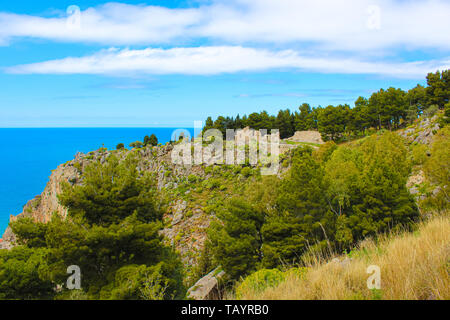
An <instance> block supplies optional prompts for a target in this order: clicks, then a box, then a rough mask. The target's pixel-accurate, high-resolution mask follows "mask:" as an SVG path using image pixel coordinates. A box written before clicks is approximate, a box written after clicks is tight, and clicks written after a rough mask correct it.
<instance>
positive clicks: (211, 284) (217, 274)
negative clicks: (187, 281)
mask: <svg viewBox="0 0 450 320" xmlns="http://www.w3.org/2000/svg"><path fill="white" fill-rule="evenodd" d="M224 275H225V272H223V271H222V270H221V268H220V267H219V268H217V269H215V270H214V271H212V272H210V273H208V274H207V275H206V276H204V277H203V278H201V279H200V280H198V281H197V283H196V284H195V285H194V286H192V287H191V288H190V289H189V290H188V295H187V296H188V298H190V299H194V300H219V299H220V288H219V280H220V279H221V278H222V277H223V276H224Z"/></svg>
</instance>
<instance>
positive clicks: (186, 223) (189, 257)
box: [0, 128, 296, 266]
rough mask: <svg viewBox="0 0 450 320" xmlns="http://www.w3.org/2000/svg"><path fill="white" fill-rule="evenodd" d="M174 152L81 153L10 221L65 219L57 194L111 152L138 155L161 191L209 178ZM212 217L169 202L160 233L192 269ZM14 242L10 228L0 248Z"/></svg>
mask: <svg viewBox="0 0 450 320" xmlns="http://www.w3.org/2000/svg"><path fill="white" fill-rule="evenodd" d="M246 131H249V129H248V128H247V129H244V130H243V131H242V133H248V132H246ZM252 132H253V131H252ZM258 133H259V132H258ZM258 133H256V131H255V132H254V136H258ZM282 146H283V145H280V153H283V152H287V151H289V150H290V149H292V148H295V147H296V146H291V145H290V146H289V148H286V150H284V149H283V148H282ZM172 151H173V146H172V145H170V144H166V145H164V146H157V147H146V148H140V149H132V150H121V151H115V150H114V151H108V150H106V149H103V148H102V149H99V150H96V151H92V152H89V153H88V154H83V153H78V154H76V155H75V158H74V159H73V160H72V161H69V162H67V163H65V164H61V165H60V166H58V167H57V168H56V169H55V170H53V171H52V174H51V176H50V178H49V181H48V183H47V185H46V187H45V189H44V191H43V192H42V194H40V195H38V196H36V197H35V198H34V199H32V200H30V201H28V203H27V204H26V205H25V206H24V208H23V211H22V212H21V213H20V214H19V215H17V216H11V217H10V221H15V220H16V219H18V218H20V217H30V218H32V219H33V220H35V221H37V222H43V223H46V222H48V221H50V219H51V217H52V215H53V214H54V213H56V214H59V215H60V216H62V217H66V216H67V213H68V212H67V209H66V208H64V207H63V206H61V205H60V203H59V200H58V194H60V193H61V191H62V187H61V183H62V182H67V183H69V184H70V185H71V186H75V185H81V184H82V183H83V172H84V170H85V168H86V166H88V165H89V164H90V163H92V162H93V161H100V163H104V162H105V161H106V159H107V157H108V156H110V155H111V154H112V153H114V154H115V155H116V156H117V157H119V158H124V157H126V156H127V155H129V154H130V153H134V154H136V155H137V157H138V159H139V163H138V170H139V171H141V172H147V171H148V172H152V173H154V174H155V177H156V180H157V188H158V189H159V190H163V189H165V190H167V191H170V190H174V189H176V188H177V187H178V186H179V185H180V184H181V183H183V182H185V181H186V180H187V179H188V177H189V176H190V175H194V176H196V177H198V178H199V179H200V180H208V179H209V178H210V175H208V174H206V172H205V171H206V170H205V166H202V165H192V166H183V165H176V164H173V163H172V157H171V154H172ZM280 170H287V168H281V169H280ZM188 192H191V191H190V190H188V191H186V193H185V194H188ZM213 216H214V214H211V213H209V214H207V213H205V208H204V206H203V205H199V204H192V203H187V202H186V201H185V200H183V199H180V198H179V196H175V197H172V198H171V199H169V204H168V208H167V211H166V213H165V214H164V217H163V219H164V221H165V222H168V223H165V224H164V226H165V227H164V229H163V230H162V231H161V233H162V234H163V235H164V236H165V237H166V240H167V241H168V243H170V244H172V245H174V246H175V248H176V250H177V251H178V252H180V254H181V257H182V259H183V261H184V263H185V264H186V265H189V266H192V265H193V264H194V263H195V255H193V253H195V252H199V251H200V250H201V249H202V248H203V244H204V242H205V240H206V229H207V228H208V227H209V224H210V221H211V218H212V217H213ZM15 240H16V238H15V235H14V234H13V232H12V230H11V229H10V228H9V227H8V228H7V230H6V231H5V233H4V235H3V241H2V243H1V244H0V246H1V247H0V248H6V247H8V248H9V247H11V246H12V245H14V242H15Z"/></svg>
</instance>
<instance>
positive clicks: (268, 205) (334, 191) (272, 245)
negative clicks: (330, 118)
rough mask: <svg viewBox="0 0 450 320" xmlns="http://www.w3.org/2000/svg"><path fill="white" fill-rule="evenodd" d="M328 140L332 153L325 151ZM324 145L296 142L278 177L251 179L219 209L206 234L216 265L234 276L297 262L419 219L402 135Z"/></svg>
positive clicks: (388, 135) (230, 275) (231, 277)
mask: <svg viewBox="0 0 450 320" xmlns="http://www.w3.org/2000/svg"><path fill="white" fill-rule="evenodd" d="M330 147H331V150H333V149H334V152H332V153H331V154H328V155H327V156H325V157H324V153H325V154H326V153H327V152H326V151H324V150H323V149H325V148H327V149H330ZM323 149H319V150H318V151H317V153H318V154H319V155H316V154H314V153H313V150H312V149H310V148H309V147H303V148H297V149H296V150H295V152H294V155H293V158H292V165H291V169H290V170H289V172H288V173H287V174H286V175H285V176H284V178H283V179H282V180H281V181H279V182H278V183H277V182H274V181H267V180H262V181H261V182H260V183H254V184H252V185H251V187H250V188H251V189H252V190H253V191H252V192H250V193H249V192H247V193H246V194H249V196H246V197H245V198H242V197H235V198H232V199H231V200H229V201H227V202H226V203H225V204H224V206H223V207H221V208H219V212H218V214H217V217H218V218H219V221H217V222H216V223H214V224H213V225H212V229H211V232H210V234H209V237H210V241H211V245H212V252H213V255H214V257H215V259H216V261H217V264H220V265H221V266H222V267H223V268H224V270H225V271H226V273H227V275H228V276H229V278H230V279H231V280H233V279H234V280H238V279H239V278H240V277H241V276H244V275H246V274H249V273H251V272H253V271H255V270H257V269H259V268H276V267H279V266H281V265H283V264H292V263H296V262H298V261H299V258H300V257H301V256H302V254H304V253H305V252H306V251H307V250H310V249H311V248H314V250H318V251H323V250H339V251H342V250H346V249H349V248H351V246H353V245H354V244H355V243H356V242H357V241H359V240H361V239H364V238H366V237H369V236H375V235H377V234H379V233H383V232H387V231H390V230H392V228H394V227H396V226H405V225H408V224H410V223H411V222H413V221H415V220H417V218H418V216H419V213H418V210H417V207H416V204H415V202H414V199H413V198H412V196H411V195H410V194H409V192H408V190H407V189H406V180H407V177H408V175H409V173H410V168H411V164H410V162H409V160H408V154H407V148H406V147H405V145H404V143H403V141H402V139H401V138H400V137H399V136H397V135H395V134H393V133H389V132H388V133H385V134H383V135H380V136H378V135H374V136H372V137H370V138H368V139H366V140H365V141H364V142H362V143H361V144H359V145H356V146H349V145H343V146H340V147H337V148H336V146H333V145H327V146H326V147H324V148H323ZM319 159H321V160H319ZM267 185H270V189H271V192H270V194H269V195H267V194H265V193H267V192H268V191H267V190H266V189H267ZM264 194H265V196H263V195H264ZM263 199H264V200H263Z"/></svg>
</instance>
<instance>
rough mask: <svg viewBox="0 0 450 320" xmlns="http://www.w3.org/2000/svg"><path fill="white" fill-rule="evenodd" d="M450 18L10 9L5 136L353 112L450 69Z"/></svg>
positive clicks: (440, 6)
mask: <svg viewBox="0 0 450 320" xmlns="http://www.w3.org/2000/svg"><path fill="white" fill-rule="evenodd" d="M68 8H69V10H68ZM78 9H79V11H78ZM449 14H450V4H449V3H448V1H445V0H442V1H439V0H425V1H415V0H411V1H407V0H401V1H400V0H379V1H378V0H371V1H369V0H345V1H344V0H318V1H314V2H312V1H305V0H259V1H251V0H228V1H225V0H210V1H208V0H203V1H195V0H185V1H175V0H172V1H120V2H114V3H107V2H102V1H93V0H90V1H57V2H56V1H46V0H42V1H20V0H19V1H7V2H5V1H4V2H2V3H1V4H0V88H1V89H0V127H178V126H179V127H185V126H191V125H192V124H193V121H194V120H204V119H205V118H206V117H207V116H210V115H211V116H213V117H216V116H217V115H230V116H232V115H236V114H238V113H239V114H241V115H242V114H245V113H247V114H248V113H251V112H254V111H262V110H267V111H268V112H269V113H275V112H277V111H278V110H279V109H280V108H290V109H291V110H295V109H296V108H297V107H298V106H299V105H300V104H301V103H303V102H308V103H310V104H311V105H313V106H318V105H322V106H326V105H329V104H340V103H348V104H350V105H353V102H354V100H355V99H356V98H357V97H358V96H361V95H362V96H369V95H370V93H371V92H373V91H376V90H378V89H379V88H386V87H389V86H394V87H400V88H403V89H409V88H411V87H413V86H415V85H416V84H417V83H421V84H424V83H425V76H426V73H427V72H434V71H436V70H439V69H447V68H449V66H450V22H449V19H448V15H449ZM417 21H420V24H419V23H417Z"/></svg>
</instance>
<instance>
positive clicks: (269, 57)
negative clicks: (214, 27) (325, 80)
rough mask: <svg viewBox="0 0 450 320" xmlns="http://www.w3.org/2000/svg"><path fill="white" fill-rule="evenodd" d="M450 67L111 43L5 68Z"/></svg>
mask: <svg viewBox="0 0 450 320" xmlns="http://www.w3.org/2000/svg"><path fill="white" fill-rule="evenodd" d="M448 68H450V59H448V60H444V61H422V62H405V63H385V62H362V61H360V60H358V59H352V58H328V57H327V58H320V57H308V56H302V55H300V54H299V53H298V52H296V51H293V50H282V51H271V50H266V49H254V48H246V47H241V46H208V47H193V48H192V47H186V48H171V49H154V48H147V49H141V50H130V49H122V50H120V49H117V48H110V49H107V50H102V51H100V52H98V53H95V54H93V55H90V56H84V57H69V58H64V59H58V60H51V61H45V62H39V63H33V64H26V65H19V66H14V67H10V68H8V69H6V71H7V72H9V73H15V74H96V75H129V74H130V75H134V74H156V75H163V74H187V75H214V74H221V73H235V72H255V71H256V72H257V71H267V70H280V69H290V70H294V71H295V70H297V71H310V72H321V73H344V74H345V73H351V74H373V75H390V76H394V77H404V78H416V77H417V78H422V77H423V76H424V75H426V74H427V72H429V71H430V70H437V69H448Z"/></svg>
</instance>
